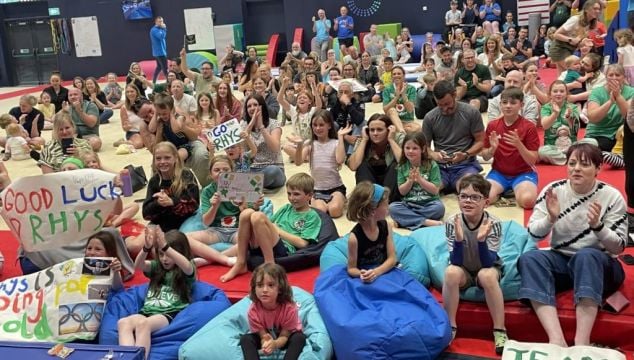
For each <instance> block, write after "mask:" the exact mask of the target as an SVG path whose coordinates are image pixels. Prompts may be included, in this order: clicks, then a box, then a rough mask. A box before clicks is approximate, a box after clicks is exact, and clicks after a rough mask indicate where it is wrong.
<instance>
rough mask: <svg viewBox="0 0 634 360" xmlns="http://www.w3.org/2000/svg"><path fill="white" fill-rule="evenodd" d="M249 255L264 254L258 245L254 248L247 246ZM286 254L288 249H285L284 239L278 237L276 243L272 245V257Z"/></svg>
mask: <svg viewBox="0 0 634 360" xmlns="http://www.w3.org/2000/svg"><path fill="white" fill-rule="evenodd" d="M249 255H250V256H262V257H264V255H263V254H262V249H260V247H259V246H258V247H256V248H249ZM286 256H288V250H287V249H286V246H284V241H282V239H278V240H277V244H275V246H273V257H274V258H281V257H286Z"/></svg>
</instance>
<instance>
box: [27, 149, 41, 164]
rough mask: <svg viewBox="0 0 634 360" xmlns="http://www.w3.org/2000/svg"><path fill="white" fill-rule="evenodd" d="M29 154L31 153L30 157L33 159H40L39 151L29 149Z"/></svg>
mask: <svg viewBox="0 0 634 360" xmlns="http://www.w3.org/2000/svg"><path fill="white" fill-rule="evenodd" d="M29 155H31V159H33V160H35V161H40V153H39V152H37V151H35V150H31V151H30V152H29Z"/></svg>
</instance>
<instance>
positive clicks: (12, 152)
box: [3, 123, 31, 161]
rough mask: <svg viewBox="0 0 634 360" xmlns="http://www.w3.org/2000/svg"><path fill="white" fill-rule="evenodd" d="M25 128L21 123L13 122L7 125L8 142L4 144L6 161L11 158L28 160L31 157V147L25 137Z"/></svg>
mask: <svg viewBox="0 0 634 360" xmlns="http://www.w3.org/2000/svg"><path fill="white" fill-rule="evenodd" d="M22 130H23V128H22V126H20V125H19V124H16V123H11V124H9V125H7V127H6V131H7V143H6V144H5V146H4V158H3V160H4V161H7V160H9V159H13V160H26V159H30V158H31V156H30V155H29V153H30V151H31V149H30V148H29V145H28V143H27V141H26V139H25V138H24V133H23V132H22Z"/></svg>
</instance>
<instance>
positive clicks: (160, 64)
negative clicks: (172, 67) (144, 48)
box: [152, 56, 167, 83]
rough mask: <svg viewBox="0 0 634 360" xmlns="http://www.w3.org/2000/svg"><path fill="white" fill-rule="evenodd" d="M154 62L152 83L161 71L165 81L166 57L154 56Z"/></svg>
mask: <svg viewBox="0 0 634 360" xmlns="http://www.w3.org/2000/svg"><path fill="white" fill-rule="evenodd" d="M154 59H155V60H156V69H154V76H153V77H152V82H153V83H156V79H158V76H159V74H160V73H161V71H163V74H164V75H165V80H166V81H167V57H165V56H155V57H154Z"/></svg>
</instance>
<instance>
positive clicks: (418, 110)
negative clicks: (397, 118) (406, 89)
mask: <svg viewBox="0 0 634 360" xmlns="http://www.w3.org/2000/svg"><path fill="white" fill-rule="evenodd" d="M428 60H432V61H433V59H428ZM420 80H423V81H422V82H423V85H424V86H421V87H419V88H418V89H416V104H414V112H415V114H416V118H417V119H423V118H424V117H425V115H427V113H428V112H430V111H432V110H433V109H434V108H435V107H436V98H435V97H434V85H435V84H436V80H437V79H436V76H434V75H432V74H425V75H423V76H422V79H421V78H419V81H420Z"/></svg>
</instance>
